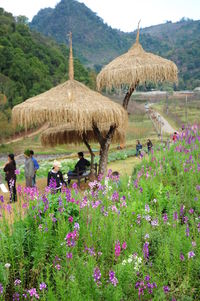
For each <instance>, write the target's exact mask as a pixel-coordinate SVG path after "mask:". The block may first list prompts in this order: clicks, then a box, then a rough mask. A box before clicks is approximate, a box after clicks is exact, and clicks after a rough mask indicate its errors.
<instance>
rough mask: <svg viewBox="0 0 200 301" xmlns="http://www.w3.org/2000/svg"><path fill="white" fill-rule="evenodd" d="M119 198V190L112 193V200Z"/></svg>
mask: <svg viewBox="0 0 200 301" xmlns="http://www.w3.org/2000/svg"><path fill="white" fill-rule="evenodd" d="M118 200H119V193H118V192H117V191H114V193H113V195H112V201H113V202H114V201H118Z"/></svg>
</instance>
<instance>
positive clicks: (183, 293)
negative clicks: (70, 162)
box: [0, 126, 200, 301]
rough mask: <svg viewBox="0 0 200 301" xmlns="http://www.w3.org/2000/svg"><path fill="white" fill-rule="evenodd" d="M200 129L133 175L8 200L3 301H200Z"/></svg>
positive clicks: (0, 255) (0, 278)
mask: <svg viewBox="0 0 200 301" xmlns="http://www.w3.org/2000/svg"><path fill="white" fill-rule="evenodd" d="M199 130H200V129H198V127H197V126H193V127H191V128H187V129H185V130H184V131H183V132H182V133H181V134H180V136H179V138H178V140H177V141H176V143H174V144H173V145H171V146H170V147H168V148H167V147H166V148H165V147H161V148H160V149H158V150H156V152H154V153H153V152H152V154H151V155H150V156H149V158H143V160H142V161H141V164H140V165H138V167H137V169H135V170H134V173H133V175H132V177H121V178H119V177H113V176H112V174H111V171H109V172H108V175H107V177H106V178H105V179H99V180H98V181H94V182H91V183H89V188H88V190H86V191H85V192H80V191H79V190H78V188H77V185H76V184H73V186H72V188H71V189H68V188H63V190H62V192H61V193H60V194H53V193H51V188H46V191H45V194H40V192H39V191H37V190H35V189H24V188H22V187H21V186H18V188H17V190H18V199H19V200H18V202H20V204H21V206H19V208H20V210H19V208H17V207H15V209H13V208H14V207H11V206H10V205H7V204H6V203H5V202H4V199H3V197H1V199H0V205H1V209H0V215H1V217H0V250H1V252H0V300H37V299H38V300H48V301H51V300H52V301H53V300H56V301H57V300H63V301H64V300H65V301H66V300H73V301H76V300H77V301H80V300H84V301H85V300H88V301H89V300H91V301H93V300H108V301H115V300H116V301H118V300H119V301H122V300H123V301H125V300H130V301H132V300H171V301H172V300H180V301H182V300H184V301H190V300H200V285H199V282H200V281H199V279H200V248H199V245H200V132H199ZM125 162H126V161H125ZM12 210H16V212H15V219H14V221H12V222H10V219H9V214H11V211H12Z"/></svg>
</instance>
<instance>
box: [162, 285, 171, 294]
mask: <svg viewBox="0 0 200 301" xmlns="http://www.w3.org/2000/svg"><path fill="white" fill-rule="evenodd" d="M163 291H164V293H165V294H167V293H169V291H170V288H169V286H167V285H165V286H163Z"/></svg>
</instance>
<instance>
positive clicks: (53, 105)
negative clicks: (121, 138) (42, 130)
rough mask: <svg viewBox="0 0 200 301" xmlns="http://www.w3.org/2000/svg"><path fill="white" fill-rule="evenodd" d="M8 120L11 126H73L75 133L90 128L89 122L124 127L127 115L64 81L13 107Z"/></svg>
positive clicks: (82, 87)
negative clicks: (11, 120)
mask: <svg viewBox="0 0 200 301" xmlns="http://www.w3.org/2000/svg"><path fill="white" fill-rule="evenodd" d="M12 118H13V122H14V124H15V125H16V124H19V125H21V126H25V127H26V128H29V127H31V126H33V125H35V126H40V125H42V124H45V123H49V124H50V125H51V126H57V125H65V124H69V123H73V124H75V125H76V130H77V131H79V132H84V131H86V130H87V129H89V128H91V129H92V124H93V121H95V123H96V124H97V126H98V127H101V124H105V123H106V124H110V125H112V124H116V126H117V127H122V128H124V127H125V126H126V125H127V112H126V111H125V110H124V109H123V108H122V106H120V105H119V104H116V103H115V102H113V101H111V100H109V99H108V98H107V97H105V96H103V95H101V94H100V93H97V92H95V91H92V90H90V89H89V88H88V87H86V86H85V85H83V84H82V83H80V82H78V81H76V80H68V81H66V82H65V83H63V84H60V85H58V86H57V87H55V88H52V89H50V90H49V91H47V92H44V93H42V94H40V95H37V96H35V97H32V98H30V99H28V100H26V101H25V102H23V103H21V104H19V105H17V106H15V107H14V108H13V110H12Z"/></svg>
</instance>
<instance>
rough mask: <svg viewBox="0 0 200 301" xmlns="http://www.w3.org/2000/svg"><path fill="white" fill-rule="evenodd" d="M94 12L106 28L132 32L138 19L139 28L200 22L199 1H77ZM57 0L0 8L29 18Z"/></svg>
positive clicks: (11, 2)
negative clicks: (165, 23) (185, 18)
mask: <svg viewBox="0 0 200 301" xmlns="http://www.w3.org/2000/svg"><path fill="white" fill-rule="evenodd" d="M78 1H79V2H83V3H85V4H86V5H87V6H88V7H89V8H91V9H92V10H93V11H94V12H96V13H97V14H98V15H99V16H100V17H101V18H102V19H103V20H104V21H105V22H106V23H107V24H108V25H110V26H112V27H113V28H118V29H121V30H123V31H133V30H135V29H136V27H137V23H138V20H139V19H141V27H147V26H151V25H156V24H160V23H164V22H165V21H166V20H171V21H174V22H175V21H178V20H180V19H181V18H182V17H188V18H191V19H194V20H199V19H200V0H78ZM58 2H59V0H0V7H3V8H4V9H5V10H7V11H9V12H12V13H13V14H14V15H25V16H27V17H28V18H29V20H31V19H32V17H33V16H34V15H35V14H36V13H37V12H38V11H39V10H40V9H41V8H45V7H54V6H55V5H56V4H57V3H58Z"/></svg>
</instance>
